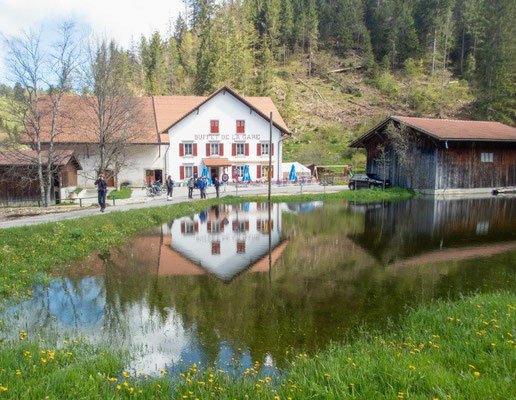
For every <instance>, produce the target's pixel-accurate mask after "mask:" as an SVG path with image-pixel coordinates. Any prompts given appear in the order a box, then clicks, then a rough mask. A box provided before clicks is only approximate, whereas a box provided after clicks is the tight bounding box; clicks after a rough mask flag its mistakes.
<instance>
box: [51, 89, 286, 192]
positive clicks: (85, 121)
mask: <svg viewBox="0 0 516 400" xmlns="http://www.w3.org/2000/svg"><path fill="white" fill-rule="evenodd" d="M139 100H140V101H141V105H142V107H141V108H142V115H143V118H142V119H143V121H142V124H141V127H142V128H141V130H142V132H141V135H140V136H139V137H138V138H136V139H134V140H133V141H132V142H131V145H130V146H129V147H128V150H127V157H126V160H127V162H126V166H125V167H124V168H122V169H121V170H120V172H119V173H118V175H117V176H115V177H113V178H112V179H109V180H108V186H115V185H128V186H132V187H142V186H143V185H144V184H145V185H148V184H149V183H150V182H151V181H156V180H161V181H163V180H164V178H165V177H166V176H168V175H171V176H172V179H173V180H174V181H175V182H185V181H186V180H188V179H189V178H190V177H191V176H194V175H195V174H198V175H199V176H200V175H201V174H202V171H203V169H204V167H207V169H208V174H209V176H210V177H213V176H215V175H216V176H218V177H219V179H221V178H222V176H223V174H225V173H226V174H228V176H229V181H230V182H234V181H235V179H236V178H237V177H238V178H239V179H241V177H242V175H243V173H244V169H245V167H246V166H247V167H248V170H249V175H250V177H251V180H252V181H265V180H266V179H267V177H268V162H269V151H270V152H271V155H272V168H271V169H272V171H271V172H272V178H273V180H277V179H279V178H280V177H281V162H282V155H281V154H282V147H283V146H282V136H283V135H285V134H289V129H288V128H287V126H286V124H285V122H284V121H283V119H282V118H281V115H280V114H279V112H278V110H277V109H276V106H275V105H274V103H273V102H272V100H271V99H270V98H269V97H245V98H244V97H241V96H239V95H238V94H237V93H236V92H234V91H233V90H231V89H230V88H228V87H223V88H221V89H219V90H217V91H216V92H215V93H213V94H212V95H210V96H209V97H203V96H153V97H142V98H139ZM62 109H63V110H64V112H66V113H67V114H68V115H72V118H71V120H72V123H68V124H67V125H66V126H63V127H61V131H62V132H61V133H60V134H59V135H58V136H57V140H56V146H57V147H58V148H60V149H70V150H74V151H75V155H76V157H77V159H78V160H79V162H80V163H81V165H82V167H83V171H81V173H80V174H79V177H78V186H79V187H83V188H91V187H94V179H95V175H96V171H95V169H96V166H97V164H98V151H97V149H98V145H97V144H96V143H95V139H92V138H91V137H90V132H91V131H92V130H93V128H92V127H91V126H90V124H91V121H92V120H93V119H92V118H91V116H90V115H87V113H88V109H87V106H85V105H84V101H83V99H82V98H81V97H77V96H68V97H65V98H64V99H63V101H62ZM271 113H272V116H273V118H272V119H273V126H272V145H271V146H270V148H269V136H270V119H269V118H270V114H271ZM108 175H109V171H108Z"/></svg>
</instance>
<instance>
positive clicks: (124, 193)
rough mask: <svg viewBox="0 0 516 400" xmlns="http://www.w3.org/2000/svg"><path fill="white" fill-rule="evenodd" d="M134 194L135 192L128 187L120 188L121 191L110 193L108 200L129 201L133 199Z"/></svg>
mask: <svg viewBox="0 0 516 400" xmlns="http://www.w3.org/2000/svg"><path fill="white" fill-rule="evenodd" d="M132 193H133V190H132V189H131V188H128V187H123V188H120V190H112V191H111V192H109V194H108V196H107V198H108V199H109V200H113V199H115V200H122V199H129V198H131V194H132Z"/></svg>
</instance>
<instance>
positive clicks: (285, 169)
mask: <svg viewBox="0 0 516 400" xmlns="http://www.w3.org/2000/svg"><path fill="white" fill-rule="evenodd" d="M292 165H294V168H295V169H296V175H297V176H298V178H310V177H311V176H312V171H310V169H309V168H307V167H305V166H304V165H303V164H300V163H298V162H297V161H294V162H284V163H281V176H282V177H283V179H288V176H289V174H290V170H291V169H292Z"/></svg>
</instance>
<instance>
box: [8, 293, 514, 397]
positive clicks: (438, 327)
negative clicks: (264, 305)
mask: <svg viewBox="0 0 516 400" xmlns="http://www.w3.org/2000/svg"><path fill="white" fill-rule="evenodd" d="M0 329H1V327H0ZM514 335H516V295H515V294H514V293H506V292H502V293H495V294H478V295H475V296H472V297H467V298H463V299H460V300H458V301H454V302H438V303H435V304H433V305H431V306H428V307H422V308H420V309H418V310H415V311H412V312H410V313H409V314H408V315H407V316H406V318H405V319H404V320H402V321H401V322H400V323H399V325H397V326H396V327H393V328H391V329H390V330H389V331H387V332H384V333H380V332H378V333H365V332H364V333H362V334H360V335H359V336H358V337H355V338H349V339H348V340H347V342H345V343H335V344H333V345H331V346H330V347H329V348H328V349H327V350H324V351H322V352H321V353H319V354H315V355H306V354H298V355H297V356H294V357H293V361H292V366H291V367H290V368H289V369H288V370H286V371H284V374H283V375H282V377H280V378H278V379H271V378H269V377H262V378H258V377H257V372H258V371H259V370H260V365H259V364H257V365H255V367H254V368H253V369H251V370H248V371H246V372H244V374H243V375H242V376H240V377H236V378H232V377H228V376H227V375H226V374H225V373H224V372H222V371H216V370H210V369H208V370H203V371H199V370H198V368H197V366H195V365H194V366H192V368H190V370H189V372H187V373H186V374H182V375H181V376H178V377H169V376H167V375H166V374H165V372H164V371H163V372H162V374H161V375H160V376H159V377H157V378H150V377H146V376H144V375H142V374H138V373H135V374H129V373H127V372H124V371H123V370H122V368H123V365H124V362H125V361H127V360H128V359H129V358H130V357H131V355H130V354H127V352H123V351H121V352H117V351H116V350H113V349H108V348H103V347H102V346H99V345H97V346H94V345H92V344H89V343H88V341H87V339H81V338H77V339H76V338H69V339H68V340H65V341H60V342H59V343H57V342H56V341H53V340H52V339H45V342H42V340H43V339H42V338H41V337H40V336H39V335H38V336H36V337H30V336H27V334H26V333H25V332H24V331H20V333H19V338H15V339H14V340H12V341H8V342H3V343H2V349H1V351H0V368H1V369H0V398H1V397H4V398H16V399H36V398H50V399H77V398H81V399H118V398H121V399H132V398H142V399H192V400H193V399H211V398H216V399H228V400H229V399H282V400H283V399H285V400H287V399H335V400H336V399H363V400H371V399H418V400H419V399H431V400H432V399H440V400H445V399H503V400H507V399H514V398H515V393H516V390H515V389H516V382H515V378H516V345H515V342H514Z"/></svg>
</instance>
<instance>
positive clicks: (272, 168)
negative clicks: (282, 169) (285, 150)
mask: <svg viewBox="0 0 516 400" xmlns="http://www.w3.org/2000/svg"><path fill="white" fill-rule="evenodd" d="M273 179H274V165H271V181H272V180H273Z"/></svg>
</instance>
